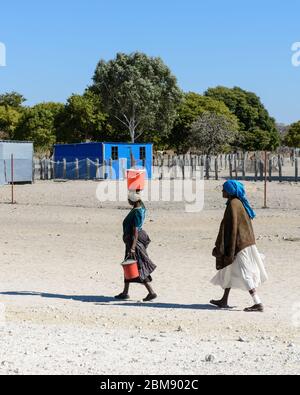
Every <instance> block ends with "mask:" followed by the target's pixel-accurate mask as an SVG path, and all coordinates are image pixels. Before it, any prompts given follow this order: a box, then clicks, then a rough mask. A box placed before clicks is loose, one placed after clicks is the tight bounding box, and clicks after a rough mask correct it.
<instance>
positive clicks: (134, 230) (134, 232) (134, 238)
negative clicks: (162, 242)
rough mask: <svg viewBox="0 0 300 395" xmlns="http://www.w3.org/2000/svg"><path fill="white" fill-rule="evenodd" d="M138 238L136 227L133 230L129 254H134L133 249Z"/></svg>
mask: <svg viewBox="0 0 300 395" xmlns="http://www.w3.org/2000/svg"><path fill="white" fill-rule="evenodd" d="M138 238H139V231H138V229H137V228H136V227H134V228H133V240H132V246H131V250H130V252H131V254H135V249H136V244H137V241H138Z"/></svg>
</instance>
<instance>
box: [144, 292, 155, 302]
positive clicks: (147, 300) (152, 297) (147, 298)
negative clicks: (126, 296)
mask: <svg viewBox="0 0 300 395" xmlns="http://www.w3.org/2000/svg"><path fill="white" fill-rule="evenodd" d="M156 298H157V295H156V294H149V295H148V296H146V298H145V299H143V302H151V300H154V299H156Z"/></svg>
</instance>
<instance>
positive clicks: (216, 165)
mask: <svg viewBox="0 0 300 395" xmlns="http://www.w3.org/2000/svg"><path fill="white" fill-rule="evenodd" d="M218 159H219V158H218V156H216V157H215V178H216V181H218V180H219V163H218Z"/></svg>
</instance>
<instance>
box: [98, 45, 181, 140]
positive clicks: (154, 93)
mask: <svg viewBox="0 0 300 395" xmlns="http://www.w3.org/2000/svg"><path fill="white" fill-rule="evenodd" d="M93 80H94V85H93V86H92V87H91V89H92V90H93V91H94V92H96V93H98V94H100V97H101V98H102V100H103V104H104V108H105V110H106V111H107V112H108V113H109V114H110V115H111V117H114V118H115V119H117V120H118V121H119V126H121V125H123V126H124V127H125V128H126V130H127V131H128V132H129V135H130V138H131V141H132V142H134V141H136V140H137V139H139V138H140V137H141V136H142V135H143V139H147V138H149V139H152V138H155V135H157V134H159V136H165V135H168V134H169V132H170V131H171V129H172V126H173V122H174V120H175V117H176V109H177V107H178V104H179V103H180V100H181V97H182V93H181V90H180V89H179V88H178V86H177V80H176V78H175V77H174V76H173V75H172V74H171V71H170V69H169V68H168V67H167V66H166V65H165V64H164V63H163V61H162V60H161V59H160V58H153V57H148V56H146V55H145V54H142V53H138V52H136V53H133V54H131V55H126V54H122V53H119V54H117V56H116V58H115V59H114V60H111V61H109V62H105V61H104V60H101V61H100V62H99V63H98V65H97V68H96V71H95V74H94V78H93Z"/></svg>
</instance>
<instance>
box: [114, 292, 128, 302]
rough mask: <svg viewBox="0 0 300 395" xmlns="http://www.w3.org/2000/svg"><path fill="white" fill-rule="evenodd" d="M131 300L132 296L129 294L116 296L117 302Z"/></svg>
mask: <svg viewBox="0 0 300 395" xmlns="http://www.w3.org/2000/svg"><path fill="white" fill-rule="evenodd" d="M129 298H130V296H129V295H128V294H123V293H121V294H119V295H116V296H115V299H117V300H128V299H129Z"/></svg>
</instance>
